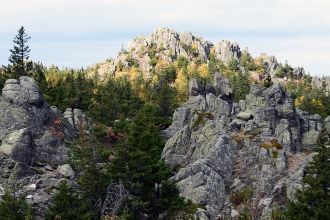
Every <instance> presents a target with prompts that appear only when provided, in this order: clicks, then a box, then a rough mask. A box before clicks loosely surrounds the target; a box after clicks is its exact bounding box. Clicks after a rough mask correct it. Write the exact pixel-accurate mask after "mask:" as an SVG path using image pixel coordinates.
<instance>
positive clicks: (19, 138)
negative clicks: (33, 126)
mask: <svg viewBox="0 0 330 220" xmlns="http://www.w3.org/2000/svg"><path fill="white" fill-rule="evenodd" d="M0 153H3V154H5V155H7V156H8V157H11V158H13V159H14V160H15V161H19V162H22V163H25V164H27V165H31V162H32V154H33V146H32V138H31V133H30V131H29V130H28V129H26V128H24V129H21V130H18V131H14V132H12V133H9V134H8V135H7V136H6V137H5V138H4V139H3V140H2V144H1V146H0Z"/></svg>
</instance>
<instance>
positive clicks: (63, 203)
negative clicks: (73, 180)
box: [45, 181, 82, 220]
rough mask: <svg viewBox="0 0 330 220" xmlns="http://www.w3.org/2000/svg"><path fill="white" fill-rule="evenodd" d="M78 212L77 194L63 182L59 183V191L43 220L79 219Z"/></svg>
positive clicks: (79, 213) (78, 201) (79, 214)
mask: <svg viewBox="0 0 330 220" xmlns="http://www.w3.org/2000/svg"><path fill="white" fill-rule="evenodd" d="M80 211H81V210H80V200H79V197H78V195H77V192H76V191H75V190H74V189H73V188H72V187H70V186H69V185H68V184H67V182H65V181H64V182H62V183H60V185H59V191H58V192H57V193H56V194H55V196H54V198H53V201H52V204H51V205H50V206H49V208H48V209H47V211H46V216H45V219H48V220H53V219H81V217H82V215H81V214H82V213H81V212H80Z"/></svg>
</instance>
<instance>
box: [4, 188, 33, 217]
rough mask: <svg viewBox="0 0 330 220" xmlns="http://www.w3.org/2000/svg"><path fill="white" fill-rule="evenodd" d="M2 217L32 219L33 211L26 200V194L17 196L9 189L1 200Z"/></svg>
mask: <svg viewBox="0 0 330 220" xmlns="http://www.w3.org/2000/svg"><path fill="white" fill-rule="evenodd" d="M0 219H3V220H24V219H25V220H32V219H33V211H32V208H31V206H30V205H29V204H28V203H27V202H26V200H25V195H19V196H17V195H16V194H15V193H14V192H12V191H11V190H9V189H7V190H6V191H5V194H4V195H3V196H2V198H1V200H0Z"/></svg>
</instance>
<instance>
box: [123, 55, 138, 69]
mask: <svg viewBox="0 0 330 220" xmlns="http://www.w3.org/2000/svg"><path fill="white" fill-rule="evenodd" d="M126 62H127V63H128V66H130V67H139V63H138V61H137V60H136V59H134V58H132V57H131V56H130V55H129V56H128V57H127V59H126Z"/></svg>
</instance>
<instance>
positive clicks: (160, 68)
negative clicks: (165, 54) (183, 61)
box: [155, 60, 169, 73]
mask: <svg viewBox="0 0 330 220" xmlns="http://www.w3.org/2000/svg"><path fill="white" fill-rule="evenodd" d="M168 65H169V63H168V62H167V61H165V60H158V62H157V64H156V66H155V71H156V72H158V73H160V72H162V71H164V70H166V68H167V67H168Z"/></svg>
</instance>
